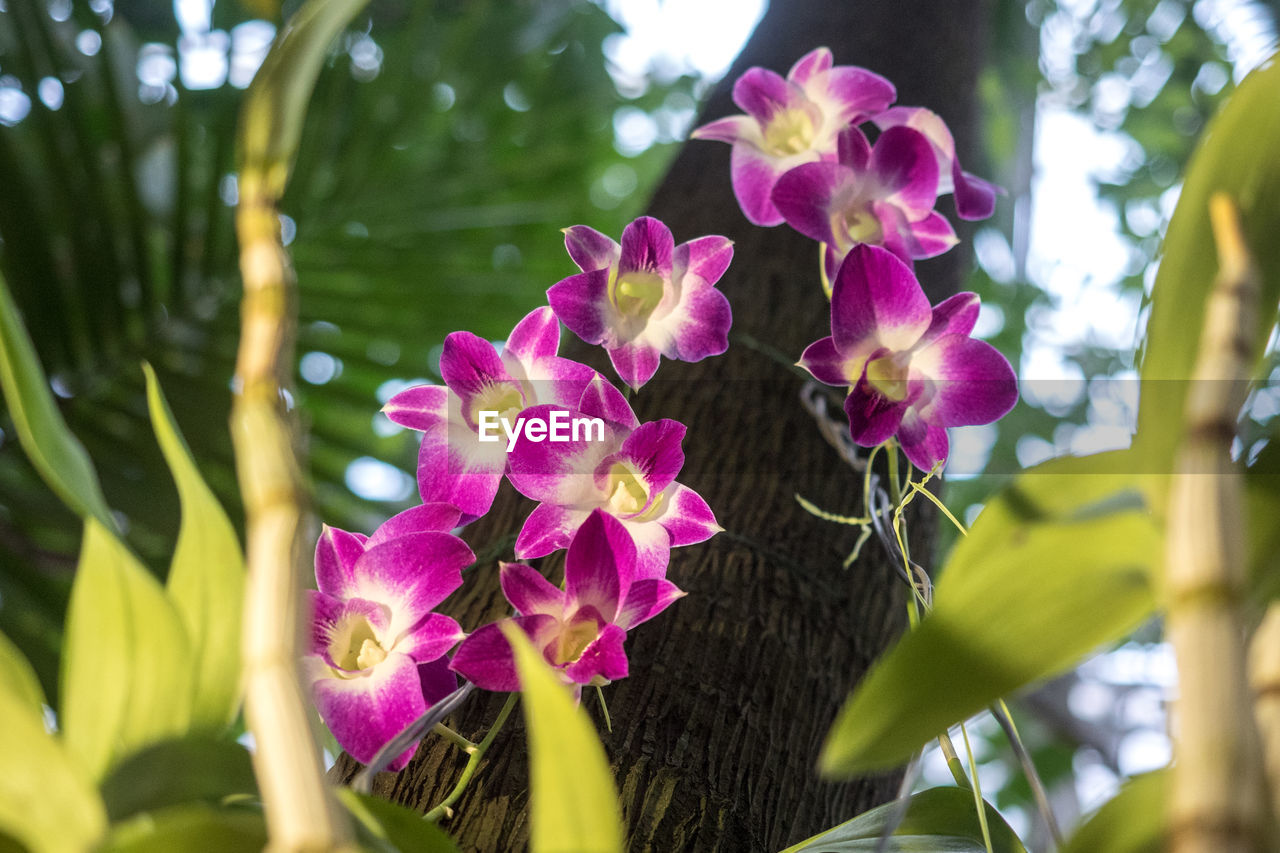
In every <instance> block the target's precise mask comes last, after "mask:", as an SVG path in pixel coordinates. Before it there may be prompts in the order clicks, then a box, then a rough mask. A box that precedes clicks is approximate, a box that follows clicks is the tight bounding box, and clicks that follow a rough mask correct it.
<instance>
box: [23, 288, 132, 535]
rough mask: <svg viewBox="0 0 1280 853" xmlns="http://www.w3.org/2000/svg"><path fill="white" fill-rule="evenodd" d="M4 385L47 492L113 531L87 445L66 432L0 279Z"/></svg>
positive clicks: (29, 454)
mask: <svg viewBox="0 0 1280 853" xmlns="http://www.w3.org/2000/svg"><path fill="white" fill-rule="evenodd" d="M0 386H3V389H4V400H5V404H6V405H7V406H8V407H9V415H10V416H11V417H12V418H13V424H14V426H15V427H17V431H18V440H19V441H21V442H22V447H23V449H24V450H26V452H27V457H28V458H29V459H30V460H31V463H32V464H33V465H34V466H35V467H36V470H37V471H39V472H40V476H41V477H43V478H44V481H45V482H46V483H48V484H49V488H51V489H53V490H54V491H55V492H57V494H58V497H60V498H62V500H63V501H64V502H65V503H66V504H67V506H69V507H71V509H73V510H74V511H75V512H77V513H78V514H79V515H81V516H82V517H84V518H89V517H92V518H96V519H97V520H98V522H99V523H101V524H102V525H103V526H104V527H106V529H108V530H112V531H114V530H115V529H116V523H115V519H113V518H112V517H111V510H110V509H109V508H108V507H107V502H106V499H105V498H103V496H102V487H101V486H99V485H98V475H97V474H96V473H95V472H94V470H93V463H92V462H90V461H89V455H88V454H87V453H85V450H84V446H83V445H82V444H80V442H79V441H78V440H76V437H75V436H74V435H72V434H71V431H70V430H69V429H67V423H66V421H64V420H63V419H62V413H61V412H59V411H58V407H57V405H55V404H54V402H53V394H52V393H51V392H50V390H49V381H48V380H47V379H46V378H45V375H44V370H43V369H42V368H41V367H40V360H39V359H38V358H36V351H35V348H34V347H33V346H32V345H31V338H30V337H29V336H28V335H27V330H26V329H25V328H23V326H22V321H21V319H19V317H18V307H17V305H15V304H14V302H13V297H12V296H10V294H9V287H8V285H6V284H5V282H4V278H3V277H0Z"/></svg>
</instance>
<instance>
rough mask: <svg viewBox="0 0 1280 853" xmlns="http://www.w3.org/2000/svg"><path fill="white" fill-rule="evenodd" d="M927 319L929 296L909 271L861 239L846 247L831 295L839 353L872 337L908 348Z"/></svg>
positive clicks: (926, 325)
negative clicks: (847, 251) (849, 248)
mask: <svg viewBox="0 0 1280 853" xmlns="http://www.w3.org/2000/svg"><path fill="white" fill-rule="evenodd" d="M932 320H933V309H932V307H930V305H929V299H928V298H927V297H926V296H925V295H924V291H923V290H922V289H921V288H920V283H919V282H918V281H916V277H915V276H914V275H912V273H911V270H910V269H908V267H907V266H906V264H904V263H903V262H902V261H901V260H899V259H898V258H896V257H894V255H893V254H892V253H891V252H888V251H886V250H884V249H881V248H879V247H877V246H868V245H866V244H862V245H858V246H855V247H854V248H853V249H852V250H850V252H849V254H848V256H847V257H846V258H845V259H844V262H843V263H842V264H841V265H840V271H839V273H838V274H837V275H836V279H835V284H834V285H833V292H832V296H831V335H832V337H833V338H835V342H836V348H837V349H839V350H840V351H841V352H845V353H856V352H862V351H865V346H866V342H867V341H868V340H874V341H877V342H879V343H880V345H882V346H885V347H888V348H889V349H890V350H894V351H900V350H906V349H910V348H911V346H912V345H913V344H914V343H915V342H916V341H917V340H919V339H920V336H921V335H922V334H924V332H925V330H926V329H928V328H929V324H930V323H931V322H932Z"/></svg>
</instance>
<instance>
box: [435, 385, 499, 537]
mask: <svg viewBox="0 0 1280 853" xmlns="http://www.w3.org/2000/svg"><path fill="white" fill-rule="evenodd" d="M457 405H458V404H457V403H456V402H455V403H454V404H453V409H452V411H451V414H452V415H453V416H454V417H453V420H451V421H448V422H445V423H440V424H436V425H435V426H433V427H432V428H430V429H428V430H427V431H425V432H424V433H423V434H422V445H421V447H420V448H419V451H418V493H419V494H420V495H421V496H422V500H423V502H424V503H447V504H453V505H454V506H456V507H457V508H458V509H459V510H460V511H461V512H462V516H461V518H460V519H459V521H458V523H459V524H470V523H471V522H472V521H474V520H476V519H477V518H479V517H480V516H482V515H484V514H485V513H486V512H488V511H489V507H490V506H492V504H493V498H494V495H496V494H497V493H498V486H499V484H501V482H502V473H503V471H504V470H505V469H506V467H507V454H506V442H505V441H504V440H502V438H501V437H500V438H499V440H498V441H496V442H493V443H481V442H480V441H479V439H478V436H477V435H476V433H475V432H474V431H473V430H472V429H471V427H470V426H468V425H467V424H466V423H463V422H461V420H460V419H461V412H460V411H459V410H458V409H457V408H456V407H457Z"/></svg>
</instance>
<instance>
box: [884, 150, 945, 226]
mask: <svg viewBox="0 0 1280 853" xmlns="http://www.w3.org/2000/svg"><path fill="white" fill-rule="evenodd" d="M869 168H870V170H871V171H872V172H873V173H874V174H875V176H876V180H877V182H878V183H879V184H880V186H881V188H882V191H883V193H884V194H883V195H882V196H881V198H883V199H884V200H885V201H887V202H889V203H890V204H893V205H894V206H895V207H898V208H900V209H901V210H902V211H903V212H904V213H905V215H906V217H907V219H908V220H916V219H919V218H921V217H922V216H923V215H925V214H926V213H928V212H929V211H931V210H933V205H934V202H936V201H937V199H938V162H937V160H936V159H935V157H934V154H933V149H932V148H931V147H930V145H929V140H928V139H926V138H925V136H924V134H922V133H918V132H917V131H915V130H912V129H911V128H909V127H891V128H889V129H888V130H886V131H884V133H882V134H880V138H879V139H877V140H876V144H875V147H874V148H872V150H871V163H870V164H869Z"/></svg>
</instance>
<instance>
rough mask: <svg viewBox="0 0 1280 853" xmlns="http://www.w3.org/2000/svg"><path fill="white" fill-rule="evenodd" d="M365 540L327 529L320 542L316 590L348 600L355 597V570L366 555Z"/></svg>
mask: <svg viewBox="0 0 1280 853" xmlns="http://www.w3.org/2000/svg"><path fill="white" fill-rule="evenodd" d="M364 549H365V542H364V539H363V538H361V537H359V536H357V535H356V534H354V533H348V532H347V531H345V530H341V529H339V528H337V527H330V526H329V525H327V524H326V525H324V526H323V527H322V528H321V531H320V538H319V539H318V540H317V541H316V586H317V587H318V588H319V590H320V591H321V592H323V593H327V594H329V595H332V596H335V597H337V598H345V597H347V596H348V595H350V594H351V590H352V589H353V585H352V584H353V581H352V576H351V569H352V568H353V567H354V566H355V564H356V560H358V559H360V555H361V554H363V553H364Z"/></svg>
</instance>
